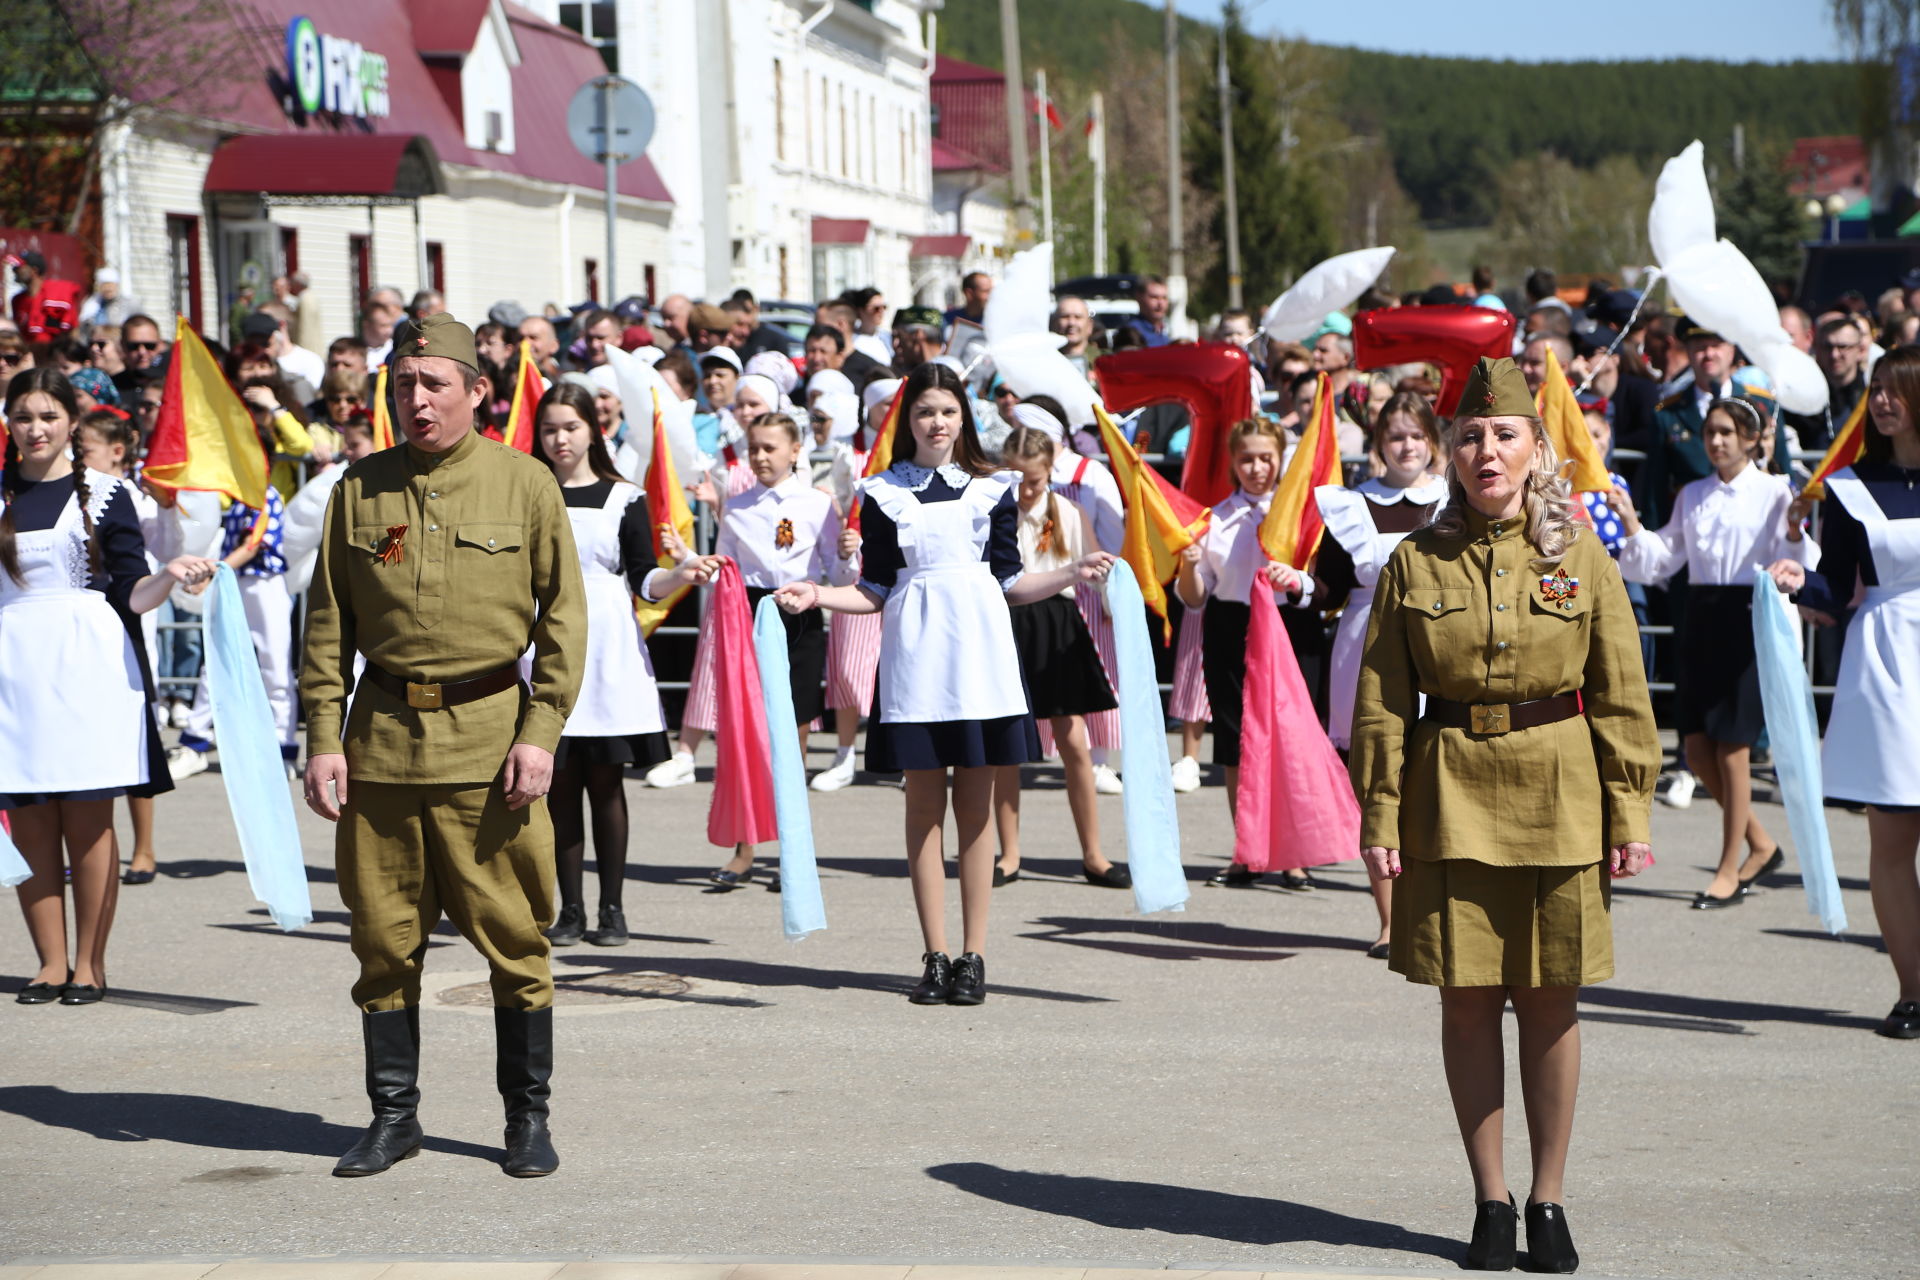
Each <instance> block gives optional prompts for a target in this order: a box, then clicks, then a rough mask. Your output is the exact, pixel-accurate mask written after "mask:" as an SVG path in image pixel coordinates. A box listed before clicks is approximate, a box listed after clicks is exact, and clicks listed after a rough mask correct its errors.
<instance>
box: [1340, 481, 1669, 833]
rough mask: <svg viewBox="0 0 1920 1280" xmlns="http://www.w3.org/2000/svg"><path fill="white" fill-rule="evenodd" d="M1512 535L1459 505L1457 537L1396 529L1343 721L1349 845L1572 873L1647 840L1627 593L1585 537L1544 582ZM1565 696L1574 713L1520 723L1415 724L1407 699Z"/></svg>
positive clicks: (1640, 695) (1653, 762) (1644, 727)
mask: <svg viewBox="0 0 1920 1280" xmlns="http://www.w3.org/2000/svg"><path fill="white" fill-rule="evenodd" d="M1525 525H1526V522H1525V519H1524V517H1523V518H1520V519H1514V520H1507V521H1501V522H1489V521H1488V520H1486V519H1485V518H1484V517H1482V516H1480V515H1479V514H1478V513H1476V512H1473V511H1471V510H1469V511H1468V512H1467V532H1466V535H1465V536H1463V537H1462V536H1456V537H1451V538H1449V537H1444V536H1442V535H1441V534H1440V533H1438V532H1436V531H1435V530H1434V529H1432V528H1428V529H1422V530H1420V531H1419V532H1417V533H1413V534H1409V535H1408V536H1407V538H1406V539H1405V540H1404V541H1402V542H1401V544H1400V545H1399V547H1398V548H1396V549H1395V551H1394V554H1393V557H1392V558H1391V559H1390V560H1389V561H1388V562H1387V567H1386V569H1385V570H1384V571H1383V572H1382V573H1381V575H1380V581H1379V585H1378V588H1377V589H1376V593H1375V596H1374V602H1373V615H1372V618H1371V620H1370V622H1369V624H1368V628H1367V642H1366V649H1365V651H1364V656H1363V658H1362V661H1361V667H1360V680H1359V688H1358V692H1357V695H1356V698H1355V702H1354V715H1353V749H1352V754H1351V769H1352V774H1353V782H1354V788H1355V790H1356V791H1357V792H1358V793H1359V797H1360V807H1361V815H1362V817H1361V821H1362V826H1361V843H1362V844H1363V845H1366V846H1370V847H1371V846H1377V847H1380V848H1387V849H1398V850H1400V852H1401V854H1402V856H1405V857H1414V858H1420V859H1424V860H1434V859H1441V858H1471V859H1474V860H1476V861H1479V862H1486V863H1491V864H1494V865H1496V866H1521V865H1525V866H1585V865H1587V864H1588V863H1592V862H1595V861H1598V860H1599V859H1601V858H1603V857H1605V856H1606V852H1607V850H1608V849H1610V848H1613V847H1616V846H1619V845H1622V844H1628V843H1633V842H1644V841H1646V840H1647V827H1648V819H1649V816H1650V812H1651V809H1652V801H1653V784H1654V779H1655V777H1656V775H1657V774H1658V771H1659V766H1660V743H1659V738H1658V735H1657V731H1656V729H1655V726H1654V720H1653V708H1652V704H1651V702H1650V701H1649V699H1648V696H1647V680H1646V672H1645V669H1644V667H1643V666H1642V665H1641V657H1640V635H1639V632H1638V630H1637V628H1636V626H1635V623H1634V617H1633V609H1632V607H1631V605H1629V604H1628V602H1627V593H1626V587H1625V585H1624V584H1623V583H1622V581H1621V578H1620V572H1619V570H1618V568H1616V567H1615V565H1614V563H1613V561H1612V560H1611V559H1609V558H1608V556H1607V553H1606V550H1605V548H1603V547H1602V546H1601V545H1600V540H1599V539H1598V538H1596V537H1594V536H1593V534H1592V533H1591V532H1590V531H1588V530H1584V529H1583V530H1582V531H1580V532H1579V533H1578V534H1577V535H1576V536H1575V537H1574V540H1573V541H1572V543H1571V544H1569V546H1568V548H1567V553H1566V555H1565V557H1564V558H1563V559H1562V560H1561V563H1560V565H1559V567H1558V569H1557V570H1555V569H1549V570H1546V571H1545V572H1542V570H1541V569H1540V568H1538V567H1536V566H1535V565H1534V564H1533V560H1534V558H1535V557H1536V556H1538V555H1539V551H1538V550H1537V549H1536V548H1535V547H1534V546H1533V545H1532V544H1531V543H1530V542H1528V541H1527V538H1526V532H1525ZM1562 571H1563V572H1564V577H1563V576H1561V574H1562ZM1573 692H1578V693H1579V695H1580V698H1581V701H1582V704H1583V711H1584V714H1583V715H1580V716H1576V717H1574V718H1572V719H1569V720H1562V721H1560V722H1559V723H1557V724H1546V725H1538V726H1535V727H1534V728H1531V729H1522V730H1517V731H1513V732H1507V733H1488V734H1480V733H1474V732H1472V731H1470V730H1468V729H1457V728H1449V727H1445V726H1442V725H1440V724H1437V723H1435V722H1433V721H1431V720H1422V719H1421V718H1420V695H1421V694H1425V695H1427V696H1428V697H1440V698H1445V699H1448V700H1450V701H1453V702H1462V703H1467V704H1469V705H1490V706H1498V705H1501V704H1508V703H1516V702H1529V701H1532V700H1533V699H1536V698H1549V697H1553V696H1555V695H1557V694H1564V693H1573Z"/></svg>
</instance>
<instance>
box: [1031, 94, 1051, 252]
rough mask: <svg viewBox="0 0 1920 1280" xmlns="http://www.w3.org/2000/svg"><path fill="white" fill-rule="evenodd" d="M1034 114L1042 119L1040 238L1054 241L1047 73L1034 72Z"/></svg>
mask: <svg viewBox="0 0 1920 1280" xmlns="http://www.w3.org/2000/svg"><path fill="white" fill-rule="evenodd" d="M1033 96H1034V114H1035V115H1036V116H1038V117H1039V120H1040V239H1041V240H1043V241H1045V242H1047V243H1049V244H1051V243H1052V242H1053V125H1052V121H1051V120H1050V119H1049V118H1048V116H1049V113H1050V110H1051V108H1052V106H1053V104H1052V103H1051V102H1050V101H1048V99H1047V73H1046V71H1045V70H1044V69H1042V70H1039V71H1035V72H1034V73H1033Z"/></svg>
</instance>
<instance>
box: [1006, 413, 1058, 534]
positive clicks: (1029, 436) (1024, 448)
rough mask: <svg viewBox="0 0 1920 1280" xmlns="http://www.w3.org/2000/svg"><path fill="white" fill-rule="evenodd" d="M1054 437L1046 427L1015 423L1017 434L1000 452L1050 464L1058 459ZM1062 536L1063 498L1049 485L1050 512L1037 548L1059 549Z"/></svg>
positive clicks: (1020, 459) (1008, 458)
mask: <svg viewBox="0 0 1920 1280" xmlns="http://www.w3.org/2000/svg"><path fill="white" fill-rule="evenodd" d="M1054 450H1055V446H1054V441H1053V437H1052V436H1050V435H1048V434H1047V433H1046V432H1044V431H1035V430H1034V429H1033V428H1032V427H1015V428H1014V429H1013V434H1012V435H1010V436H1008V437H1007V439H1006V442H1005V443H1004V444H1002V445H1001V446H1000V456H1001V458H1002V459H1004V460H1005V461H1007V462H1045V463H1046V464H1047V465H1048V466H1049V467H1051V466H1052V465H1053V459H1054ZM1059 537H1060V502H1059V500H1058V499H1057V498H1056V497H1055V496H1054V492H1053V486H1052V485H1048V486H1047V514H1046V517H1045V518H1044V520H1043V521H1042V522H1041V525H1040V537H1039V539H1038V540H1037V541H1036V542H1035V543H1034V550H1035V551H1038V552H1039V553H1040V554H1041V555H1046V554H1048V553H1049V552H1052V551H1054V550H1055V546H1054V544H1055V542H1056V541H1057V540H1058V539H1059Z"/></svg>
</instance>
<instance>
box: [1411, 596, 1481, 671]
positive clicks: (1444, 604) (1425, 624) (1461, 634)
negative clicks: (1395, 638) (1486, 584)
mask: <svg viewBox="0 0 1920 1280" xmlns="http://www.w3.org/2000/svg"><path fill="white" fill-rule="evenodd" d="M1473 596H1474V589H1473V588H1472V587H1423V588H1419V589H1416V590H1410V591H1406V592H1404V593H1402V595H1401V597H1400V608H1401V609H1402V610H1403V611H1404V612H1405V613H1406V614H1407V647H1408V648H1409V649H1410V650H1411V651H1412V653H1413V660H1414V665H1415V667H1416V668H1417V669H1418V670H1419V671H1421V672H1422V673H1427V674H1429V675H1431V674H1433V673H1437V672H1440V671H1443V670H1445V669H1446V667H1447V664H1448V662H1449V660H1450V658H1449V655H1458V654H1460V653H1463V652H1472V653H1477V652H1479V650H1480V649H1481V648H1483V647H1484V644H1485V641H1486V623H1485V622H1484V621H1482V620H1481V619H1480V617H1479V616H1478V611H1477V610H1475V609H1472V608H1470V607H1469V606H1471V605H1472V604H1473Z"/></svg>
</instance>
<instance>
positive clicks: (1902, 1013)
mask: <svg viewBox="0 0 1920 1280" xmlns="http://www.w3.org/2000/svg"><path fill="white" fill-rule="evenodd" d="M20 994H22V995H25V994H26V992H24V991H22V992H21V993H20ZM22 1003H25V1002H24V1001H22ZM1874 1031H1875V1032H1877V1033H1878V1034H1880V1035H1883V1036H1886V1037H1887V1038H1888V1039H1890V1040H1920V1000H1902V1001H1901V1002H1900V1003H1899V1004H1897V1005H1895V1006H1893V1012H1892V1013H1890V1014H1888V1015H1887V1019H1886V1021H1885V1022H1882V1023H1881V1024H1880V1025H1879V1026H1877V1027H1875V1028H1874Z"/></svg>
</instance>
